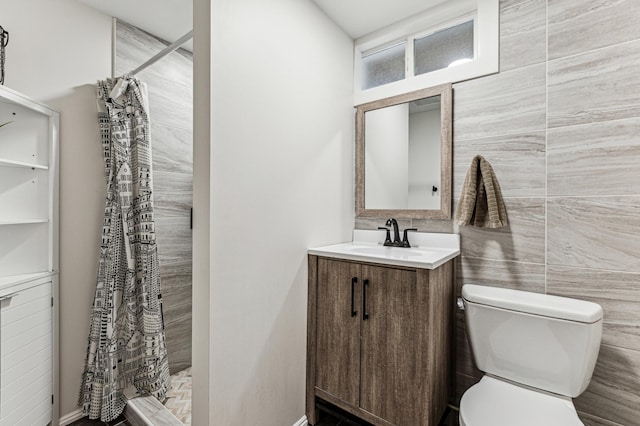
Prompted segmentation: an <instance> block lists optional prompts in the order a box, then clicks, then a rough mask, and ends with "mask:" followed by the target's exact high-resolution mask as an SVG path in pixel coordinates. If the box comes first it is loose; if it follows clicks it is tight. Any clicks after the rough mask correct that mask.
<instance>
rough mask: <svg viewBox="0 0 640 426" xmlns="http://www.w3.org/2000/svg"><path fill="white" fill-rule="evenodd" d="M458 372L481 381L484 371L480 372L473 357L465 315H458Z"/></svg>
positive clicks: (460, 313)
mask: <svg viewBox="0 0 640 426" xmlns="http://www.w3.org/2000/svg"><path fill="white" fill-rule="evenodd" d="M456 371H457V372H458V373H462V374H464V375H466V376H469V377H474V378H477V379H480V378H481V377H482V371H480V370H478V369H477V368H476V366H475V364H474V361H473V356H472V355H471V347H470V346H469V340H468V339H467V332H466V326H465V323H464V313H463V312H461V311H458V312H457V313H456Z"/></svg>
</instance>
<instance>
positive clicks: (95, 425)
mask: <svg viewBox="0 0 640 426" xmlns="http://www.w3.org/2000/svg"><path fill="white" fill-rule="evenodd" d="M69 426H131V424H130V423H129V422H127V419H125V418H124V416H120V417H118V418H117V419H115V420H114V421H112V422H109V423H104V422H102V421H100V420H89V419H87V418H86V417H85V418H83V419H80V420H78V421H75V422H73V423H71V424H70V425H69Z"/></svg>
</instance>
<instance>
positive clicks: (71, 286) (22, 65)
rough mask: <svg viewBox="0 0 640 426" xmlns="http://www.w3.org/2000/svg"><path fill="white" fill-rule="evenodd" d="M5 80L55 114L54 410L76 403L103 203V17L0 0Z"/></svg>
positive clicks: (37, 0) (71, 3)
mask: <svg viewBox="0 0 640 426" xmlns="http://www.w3.org/2000/svg"><path fill="white" fill-rule="evenodd" d="M1 10H2V13H1V14H0V25H2V26H3V27H4V28H5V29H6V30H7V31H9V33H10V41H9V45H8V47H7V59H6V66H5V69H6V80H5V85H6V86H7V87H10V88H12V89H15V90H18V91H20V92H22V93H25V94H27V95H29V96H31V97H32V98H35V99H37V100H39V101H41V102H44V103H46V104H48V105H49V106H51V107H52V108H54V109H56V110H58V111H59V112H60V113H61V114H60V187H61V190H60V270H61V274H60V311H61V312H60V339H61V340H60V414H61V415H62V416H64V415H66V414H68V413H70V412H72V411H74V410H76V409H77V406H76V403H77V399H78V392H79V389H80V381H81V375H82V370H83V367H84V359H85V354H86V345H87V336H88V332H89V327H88V326H89V315H90V311H91V304H92V301H93V294H94V291H95V280H96V271H97V255H98V248H99V237H100V230H101V223H102V209H103V206H104V194H105V186H104V177H103V176H104V175H103V165H102V164H103V163H102V150H101V145H100V139H99V135H98V127H97V124H96V109H95V105H96V102H95V91H96V89H95V82H96V80H98V79H103V78H105V77H107V76H109V75H110V73H111V19H110V18H109V17H107V16H104V15H101V14H99V13H98V12H96V11H94V10H93V9H90V8H88V7H86V6H84V5H82V4H80V3H78V2H76V1H75V0H56V1H51V0H2V6H1Z"/></svg>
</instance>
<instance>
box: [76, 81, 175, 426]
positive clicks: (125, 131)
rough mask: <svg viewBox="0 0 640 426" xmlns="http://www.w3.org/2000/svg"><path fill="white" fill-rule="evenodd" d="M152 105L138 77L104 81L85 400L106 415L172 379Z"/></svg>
mask: <svg viewBox="0 0 640 426" xmlns="http://www.w3.org/2000/svg"><path fill="white" fill-rule="evenodd" d="M147 105H148V104H147V98H146V88H145V87H144V86H143V85H141V83H140V82H139V81H138V80H136V79H134V78H130V77H123V78H120V79H108V80H106V81H101V82H98V118H99V124H100V135H101V139H102V149H103V154H104V165H105V174H106V179H107V199H106V204H105V208H104V223H103V225H102V243H101V245H100V259H99V266H98V280H97V281H98V282H97V286H96V293H95V299H94V303H93V309H92V315H91V327H90V331H89V347H88V349H87V361H86V366H85V371H84V375H83V379H82V387H81V390H80V400H79V403H80V404H81V405H82V410H83V413H84V414H85V415H88V416H89V418H90V419H97V418H100V419H101V420H102V421H103V422H108V421H111V420H113V419H115V418H116V417H118V416H119V415H120V414H121V413H122V411H123V410H124V407H125V405H126V401H127V400H126V397H125V395H124V390H125V388H126V387H128V386H131V385H133V386H135V388H136V390H137V392H138V394H142V395H152V396H154V397H156V398H157V399H158V400H160V401H163V400H164V399H165V395H166V393H167V391H168V387H169V363H168V359H167V350H166V347H165V337H164V322H163V317H162V299H161V295H160V276H159V273H158V256H157V246H156V236H155V231H154V220H153V217H154V214H153V186H152V173H151V146H150V144H151V138H150V132H149V119H148V118H149V117H148V108H147Z"/></svg>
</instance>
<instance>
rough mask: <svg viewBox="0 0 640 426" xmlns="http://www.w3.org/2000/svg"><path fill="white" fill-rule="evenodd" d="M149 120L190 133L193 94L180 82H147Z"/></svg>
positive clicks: (191, 127)
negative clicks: (152, 83)
mask: <svg viewBox="0 0 640 426" xmlns="http://www.w3.org/2000/svg"><path fill="white" fill-rule="evenodd" d="M148 92H149V110H150V116H151V121H153V122H155V123H158V124H161V125H164V126H167V127H174V128H177V129H182V130H185V131H186V132H189V133H191V132H192V131H193V130H192V129H193V123H192V120H193V95H192V92H191V91H190V90H186V88H185V86H184V85H182V84H180V83H175V82H173V81H169V80H165V81H162V83H161V85H160V84H158V85H153V86H152V85H151V84H149V89H148Z"/></svg>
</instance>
